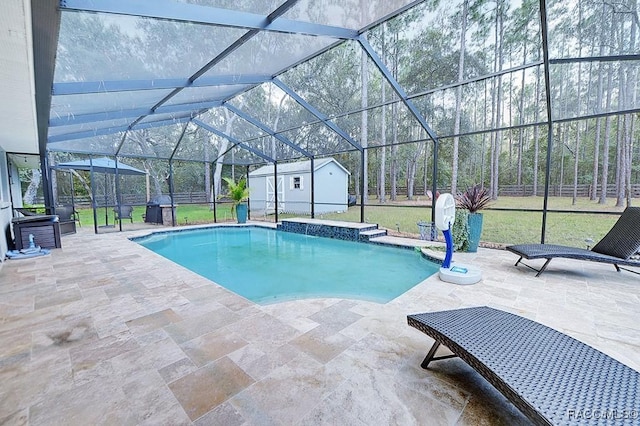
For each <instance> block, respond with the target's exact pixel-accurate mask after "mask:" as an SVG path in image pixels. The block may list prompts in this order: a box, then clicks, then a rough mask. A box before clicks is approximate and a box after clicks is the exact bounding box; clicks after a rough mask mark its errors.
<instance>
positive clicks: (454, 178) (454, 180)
mask: <svg viewBox="0 0 640 426" xmlns="http://www.w3.org/2000/svg"><path fill="white" fill-rule="evenodd" d="M468 10H469V0H464V1H463V2H462V15H461V22H460V55H459V57H458V87H457V88H456V115H455V120H454V122H453V134H454V137H453V159H452V162H451V193H452V194H457V191H458V150H459V143H460V136H458V134H459V133H460V119H461V115H462V84H461V83H462V81H463V80H464V55H465V44H466V37H467V15H468Z"/></svg>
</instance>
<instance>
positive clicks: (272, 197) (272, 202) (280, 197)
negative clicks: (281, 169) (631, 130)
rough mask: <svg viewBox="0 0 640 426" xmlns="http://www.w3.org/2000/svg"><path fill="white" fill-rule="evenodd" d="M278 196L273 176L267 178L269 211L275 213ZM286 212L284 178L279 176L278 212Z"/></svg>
mask: <svg viewBox="0 0 640 426" xmlns="http://www.w3.org/2000/svg"><path fill="white" fill-rule="evenodd" d="M275 203H276V195H275V189H274V187H273V176H268V177H267V210H272V211H275V207H274V206H275ZM282 211H284V177H283V176H278V212H282Z"/></svg>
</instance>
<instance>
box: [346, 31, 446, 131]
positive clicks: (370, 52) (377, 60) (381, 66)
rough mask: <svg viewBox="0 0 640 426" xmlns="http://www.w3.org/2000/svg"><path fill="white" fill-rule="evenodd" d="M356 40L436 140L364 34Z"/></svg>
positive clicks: (429, 127)
mask: <svg viewBox="0 0 640 426" xmlns="http://www.w3.org/2000/svg"><path fill="white" fill-rule="evenodd" d="M358 42H359V43H360V45H361V46H362V48H363V49H364V50H365V52H367V55H369V57H370V58H371V60H372V61H373V63H374V64H375V65H376V67H378V70H380V72H381V73H382V75H383V76H384V78H385V79H386V80H387V82H389V84H390V85H391V87H392V88H393V90H394V91H395V92H396V93H397V95H398V96H399V97H400V99H402V102H403V103H404V105H405V106H406V107H407V108H408V109H409V111H410V112H411V114H412V115H413V116H414V117H415V119H416V120H418V122H419V123H420V125H421V126H422V128H423V129H424V130H425V131H426V132H427V134H428V135H429V137H430V138H431V140H432V141H434V142H435V141H437V140H438V136H437V135H436V133H435V132H434V131H433V130H432V129H431V126H429V124H428V123H427V121H426V120H425V119H424V117H423V116H422V114H420V111H418V108H416V106H415V105H414V104H413V102H411V101H410V100H409V99H408V97H407V93H406V92H405V91H404V89H403V88H402V86H400V84H399V83H398V81H397V80H396V79H395V78H394V77H393V74H391V72H390V71H389V69H388V68H387V67H386V65H385V64H384V63H383V62H382V59H381V58H380V56H378V54H377V53H376V52H375V51H374V50H373V47H371V45H370V44H369V42H368V41H367V39H366V38H364V36H359V37H358Z"/></svg>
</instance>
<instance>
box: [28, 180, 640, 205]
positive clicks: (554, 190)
mask: <svg viewBox="0 0 640 426" xmlns="http://www.w3.org/2000/svg"><path fill="white" fill-rule="evenodd" d="M371 189H373V188H371ZM459 189H460V190H462V188H459ZM438 190H439V191H440V192H441V193H444V192H447V191H449V189H448V188H438ZM592 191H593V186H592V185H587V184H583V185H578V198H588V197H590V196H591V192H592ZM389 192H390V191H389V190H388V191H387V195H388V194H389ZM397 194H398V195H407V187H406V186H399V187H397ZM596 194H597V195H599V194H600V188H599V187H598V190H597V193H596ZM371 195H373V194H371ZM414 195H415V196H416V197H424V189H423V188H422V186H420V187H416V188H415V190H414ZM531 195H533V185H501V186H500V189H499V190H498V196H503V197H528V196H531ZM536 195H537V196H539V197H542V196H544V186H543V185H538V191H537V194H536ZM549 196H551V197H571V196H573V186H572V185H562V186H560V185H551V186H550V187H549ZM615 196H616V187H615V185H608V186H607V197H609V198H613V197H615ZM631 197H632V198H640V184H634V185H631ZM173 199H174V203H175V204H206V203H207V202H208V201H207V193H206V192H204V191H199V192H177V193H175V194H173ZM74 201H75V204H76V205H78V206H86V207H90V206H91V201H90V199H89V197H75V200H74ZM38 202H40V203H44V200H38ZM58 202H59V204H71V197H70V196H64V197H62V196H60V197H59V198H58ZM98 204H99V205H103V204H104V201H103V200H101V199H98ZM109 204H110V205H112V204H114V203H113V201H109ZM122 204H127V205H133V206H136V205H140V206H143V205H146V204H147V200H146V196H145V195H144V194H123V195H122Z"/></svg>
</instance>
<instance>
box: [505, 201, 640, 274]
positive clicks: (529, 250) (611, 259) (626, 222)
mask: <svg viewBox="0 0 640 426" xmlns="http://www.w3.org/2000/svg"><path fill="white" fill-rule="evenodd" d="M506 249H507V250H509V251H510V252H513V253H515V254H517V255H518V256H520V259H518V261H517V262H516V264H515V266H518V265H519V264H520V263H522V265H524V266H526V267H527V268H530V269H533V270H534V271H536V272H537V274H536V277H538V276H540V274H542V273H543V272H544V271H545V269H547V266H548V265H549V262H551V259H553V258H556V257H564V258H567V259H577V260H587V261H591V262H601V263H608V264H612V265H614V266H615V267H616V270H617V271H618V272H620V269H625V270H627V271H630V272H633V273H636V274H640V272H636V271H633V270H631V269H626V268H620V265H624V266H635V267H638V268H640V261H638V260H633V259H631V256H633V255H634V254H635V253H637V252H638V250H640V207H627V208H626V209H625V210H624V212H623V213H622V215H621V216H620V218H619V219H618V221H617V222H616V223H615V225H613V228H611V230H609V232H608V233H607V235H605V236H604V237H603V238H602V239H601V240H600V241H599V242H598V244H596V245H595V246H594V247H593V248H592V249H591V250H587V249H581V248H577V247H567V246H560V245H555V244H518V245H513V246H508V247H506ZM523 258H524V259H547V261H546V262H545V263H544V265H542V268H540V269H536V268H533V267H531V266H529V265H527V264H526V263H523V262H522V259H523Z"/></svg>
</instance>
